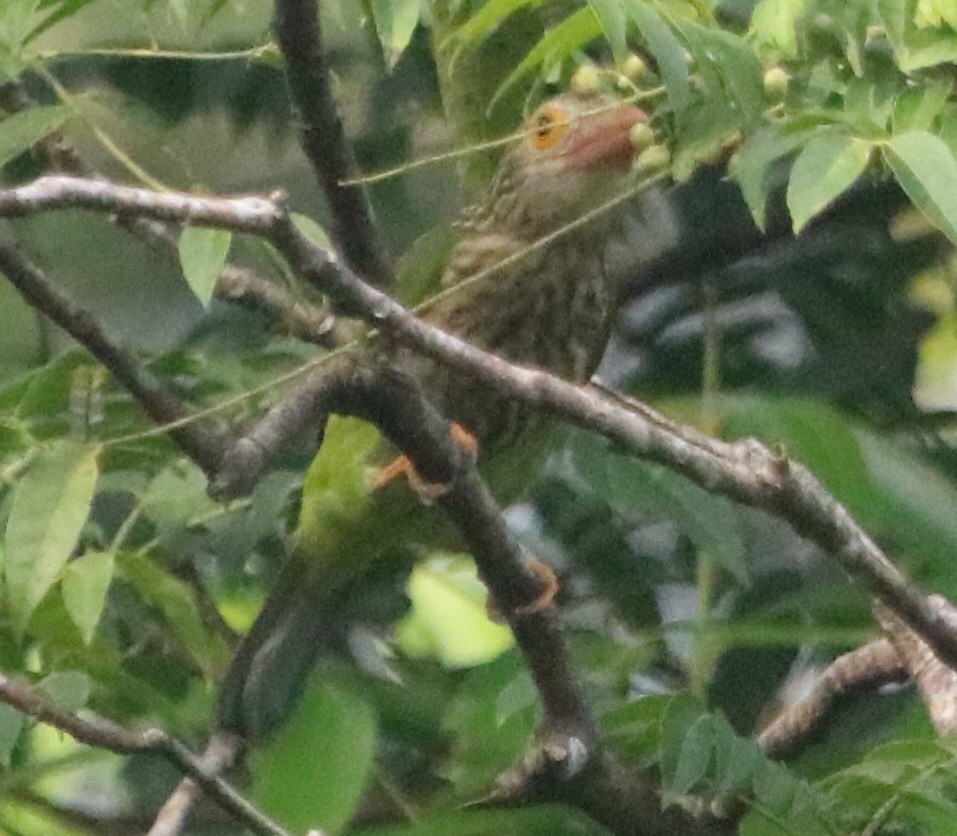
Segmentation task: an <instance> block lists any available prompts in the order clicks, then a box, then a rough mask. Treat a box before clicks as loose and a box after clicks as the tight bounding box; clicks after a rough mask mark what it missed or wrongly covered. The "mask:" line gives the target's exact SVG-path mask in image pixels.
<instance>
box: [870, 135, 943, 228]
mask: <svg viewBox="0 0 957 836" xmlns="http://www.w3.org/2000/svg"><path fill="white" fill-rule="evenodd" d="M884 159H885V160H886V161H887V164H888V165H889V166H890V168H891V171H893V172H894V177H895V178H896V179H897V182H898V183H900V185H901V188H902V189H903V190H904V192H905V193H906V194H907V196H908V197H909V198H910V199H911V201H912V202H913V203H914V205H915V206H916V207H917V208H918V209H920V211H921V212H923V213H924V214H925V215H926V216H927V218H928V219H929V220H930V222H931V223H932V224H934V226H936V227H937V228H938V229H940V230H941V231H942V232H943V233H944V234H945V235H946V236H947V237H948V238H950V240H951V241H952V242H953V243H955V244H957V159H955V157H954V154H953V152H952V151H951V150H950V148H948V147H947V145H946V143H945V142H944V141H943V140H942V139H940V137H938V136H935V135H934V134H931V133H927V132H926V131H912V132H910V133H906V134H901V135H900V136H895V137H892V138H891V139H890V140H888V141H887V143H886V144H885V145H884Z"/></svg>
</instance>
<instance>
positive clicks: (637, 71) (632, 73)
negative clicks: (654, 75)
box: [619, 52, 648, 81]
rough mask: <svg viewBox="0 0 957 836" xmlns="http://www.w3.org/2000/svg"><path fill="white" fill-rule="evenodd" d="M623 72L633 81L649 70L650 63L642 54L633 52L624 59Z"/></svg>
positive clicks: (621, 68)
mask: <svg viewBox="0 0 957 836" xmlns="http://www.w3.org/2000/svg"><path fill="white" fill-rule="evenodd" d="M619 69H620V70H621V74H622V75H623V76H624V77H625V78H627V79H630V80H631V81H638V79H640V78H642V77H643V76H644V75H645V73H647V72H648V65H647V64H646V63H645V62H644V61H643V60H642V59H641V56H640V55H635V53H634V52H632V53H631V54H630V55H629V56H628V57H627V58H626V59H625V60H624V61H622V64H621V67H620V68H619Z"/></svg>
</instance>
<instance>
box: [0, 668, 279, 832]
mask: <svg viewBox="0 0 957 836" xmlns="http://www.w3.org/2000/svg"><path fill="white" fill-rule="evenodd" d="M0 700H2V701H3V702H5V703H7V704H8V705H11V706H13V707H14V708H16V709H17V710H18V711H22V712H23V713H24V714H26V715H28V716H30V717H33V718H34V719H35V720H39V721H40V722H41V723H46V724H48V725H51V726H53V727H54V728H57V729H59V730H60V731H63V732H66V733H67V734H69V735H70V736H71V737H73V738H74V739H75V740H77V741H79V742H80V743H85V744H87V745H88V746H96V747H97V748H100V749H108V750H109V751H111V752H116V753H117V754H120V755H131V754H155V755H158V756H160V757H162V758H164V759H165V760H166V761H168V762H169V763H171V764H172V765H173V766H174V767H176V769H178V770H179V771H180V772H182V773H184V774H185V775H189V776H190V777H191V778H192V779H193V780H194V781H196V783H197V784H199V785H200V786H201V787H202V788H203V790H204V791H205V792H206V793H207V794H208V795H209V796H210V797H211V798H212V799H213V800H214V801H215V802H216V803H217V804H219V805H220V806H221V807H222V808H223V809H225V810H227V811H228V812H229V813H231V814H232V815H233V816H235V817H236V819H237V820H238V821H240V822H242V824H243V825H244V826H246V827H248V828H249V829H250V830H252V831H253V832H254V833H257V834H262V836H288V834H287V833H286V831H285V830H283V829H282V828H281V827H280V826H279V825H278V824H276V823H275V822H273V821H272V820H271V819H269V818H268V817H267V816H266V815H264V814H263V813H262V812H260V811H259V810H257V809H256V808H255V807H254V806H253V805H252V804H250V803H249V802H248V801H247V800H246V799H245V798H243V797H242V796H241V795H240V794H239V793H237V792H236V790H234V789H233V788H232V787H231V786H230V785H229V784H228V783H226V782H225V781H224V780H223V779H222V778H219V777H218V776H217V775H215V774H212V773H211V772H210V771H209V770H208V769H207V767H206V765H205V764H204V762H203V759H202V758H200V757H197V756H196V755H195V754H193V752H191V751H190V750H189V749H188V748H187V747H186V746H184V745H183V744H182V743H180V742H179V741H178V740H176V739H175V738H173V737H170V736H169V735H168V734H167V733H166V732H165V731H163V730H162V729H158V728H152V729H146V730H144V731H139V732H136V731H130V730H129V729H125V728H123V727H122V726H119V725H117V724H116V723H112V722H110V721H109V720H104V719H102V718H96V719H86V718H80V717H78V716H77V715H76V714H73V713H71V712H69V711H64V710H63V709H60V708H57V707H56V706H53V705H51V704H50V703H49V702H48V701H47V699H46V698H45V697H44V696H43V695H42V694H40V693H39V692H38V691H37V690H36V689H35V688H32V687H31V686H29V685H25V684H24V683H22V682H17V681H16V680H14V679H11V678H10V677H8V676H7V675H6V674H4V673H2V672H0Z"/></svg>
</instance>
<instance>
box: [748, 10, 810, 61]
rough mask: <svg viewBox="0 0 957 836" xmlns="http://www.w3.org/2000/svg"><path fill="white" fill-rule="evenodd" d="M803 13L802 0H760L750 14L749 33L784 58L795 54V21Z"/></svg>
mask: <svg viewBox="0 0 957 836" xmlns="http://www.w3.org/2000/svg"><path fill="white" fill-rule="evenodd" d="M803 13H804V0H761V2H760V3H758V4H757V6H755V7H754V11H753V12H752V14H751V33H752V34H753V35H754V36H755V38H756V39H757V40H758V43H760V44H763V45H764V46H767V47H771V48H772V49H774V50H776V51H777V52H778V53H779V54H780V55H781V56H783V57H785V58H793V57H795V56H796V55H797V51H798V45H797V21H798V18H799V17H801V15H802V14H803Z"/></svg>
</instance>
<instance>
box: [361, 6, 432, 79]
mask: <svg viewBox="0 0 957 836" xmlns="http://www.w3.org/2000/svg"><path fill="white" fill-rule="evenodd" d="M371 8H372V20H373V22H374V23H375V30H376V34H377V35H378V36H379V43H380V44H381V45H382V52H383V54H384V55H385V60H386V64H387V65H388V67H389V69H390V70H391V69H392V68H393V67H395V65H396V63H397V62H398V60H399V58H401V57H402V53H403V52H405V50H406V47H407V46H408V45H409V42H410V41H411V40H412V34H413V33H414V32H415V27H416V26H417V25H418V23H419V15H420V14H421V12H422V0H371Z"/></svg>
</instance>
